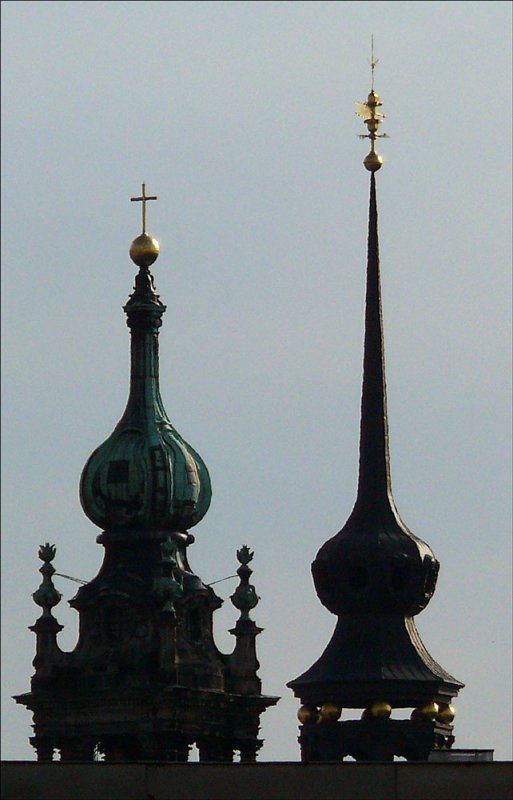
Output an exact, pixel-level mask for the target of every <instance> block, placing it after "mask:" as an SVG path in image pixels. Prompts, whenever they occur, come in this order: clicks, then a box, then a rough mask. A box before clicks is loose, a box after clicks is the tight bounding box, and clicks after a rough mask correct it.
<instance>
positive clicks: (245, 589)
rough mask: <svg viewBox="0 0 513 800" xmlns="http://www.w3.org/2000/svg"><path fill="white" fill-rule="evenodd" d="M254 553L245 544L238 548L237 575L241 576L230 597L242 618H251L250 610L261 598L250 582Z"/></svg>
mask: <svg viewBox="0 0 513 800" xmlns="http://www.w3.org/2000/svg"><path fill="white" fill-rule="evenodd" d="M253 555H254V553H253V552H252V551H251V550H250V549H249V547H248V546H247V545H246V544H245V545H243V546H242V547H241V549H240V550H237V560H238V561H239V563H240V565H241V566H240V567H239V569H238V570H237V575H238V576H239V578H240V584H239V585H238V586H237V588H236V589H235V591H234V593H233V594H232V596H231V597H230V600H231V601H232V603H233V605H234V606H235V608H238V609H239V611H240V619H241V620H242V619H244V620H247V619H249V612H250V611H251V609H252V608H255V606H256V605H257V603H258V601H259V600H260V598H259V597H258V595H257V593H256V591H255V587H254V586H252V584H250V582H249V578H250V575H251V574H252V572H253V570H252V569H250V567H248V564H249V562H250V561H252V559H253Z"/></svg>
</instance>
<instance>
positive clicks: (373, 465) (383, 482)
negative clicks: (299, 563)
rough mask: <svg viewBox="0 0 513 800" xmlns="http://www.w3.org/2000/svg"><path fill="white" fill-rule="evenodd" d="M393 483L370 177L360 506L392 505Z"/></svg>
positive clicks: (373, 191) (373, 188)
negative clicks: (391, 479) (391, 480)
mask: <svg viewBox="0 0 513 800" xmlns="http://www.w3.org/2000/svg"><path fill="white" fill-rule="evenodd" d="M390 497H391V482H390V466H389V452H388V420H387V406H386V384H385V356H384V348H383V317H382V310H381V286H380V274H379V244H378V209H377V202H376V178H375V174H374V172H372V173H371V181H370V200H369V233H368V245H367V290H366V301H365V340H364V357H363V384H362V405H361V423H360V468H359V479H358V497H357V505H361V504H362V503H363V504H365V506H366V507H368V506H369V503H370V505H371V507H372V506H373V505H374V504H375V503H378V504H380V505H381V504H382V503H386V504H388V505H389V504H390Z"/></svg>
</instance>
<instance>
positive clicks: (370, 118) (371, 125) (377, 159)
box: [356, 36, 387, 172]
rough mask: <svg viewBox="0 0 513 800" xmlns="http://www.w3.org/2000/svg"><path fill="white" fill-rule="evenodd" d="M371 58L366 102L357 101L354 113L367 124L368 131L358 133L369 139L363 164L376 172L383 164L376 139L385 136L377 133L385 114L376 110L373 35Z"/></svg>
mask: <svg viewBox="0 0 513 800" xmlns="http://www.w3.org/2000/svg"><path fill="white" fill-rule="evenodd" d="M371 53H372V54H371V60H370V66H371V70H372V88H371V90H370V92H369V94H368V96H367V102H366V103H360V102H357V103H356V105H357V108H358V110H357V111H356V115H357V116H358V117H361V118H362V119H363V121H364V123H365V125H366V126H367V130H368V133H362V134H360V139H370V141H371V149H370V152H369V153H368V154H367V156H366V157H365V158H364V160H363V164H364V166H365V168H366V169H368V170H369V172H377V170H378V169H381V167H382V165H383V159H382V158H381V156H380V155H379V154H378V153H377V152H376V139H382V138H383V137H385V136H387V134H386V133H378V130H379V126H380V125H381V123H382V122H383V120H384V119H385V115H384V114H382V113H381V111H378V108H379V107H380V106H381V105H383V104H382V102H381V100H380V97H379V94H378V93H377V92H375V91H374V69H375V67H376V64H377V63H378V59H377V58H374V36H372V37H371Z"/></svg>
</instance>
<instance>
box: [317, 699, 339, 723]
mask: <svg viewBox="0 0 513 800" xmlns="http://www.w3.org/2000/svg"><path fill="white" fill-rule="evenodd" d="M319 714H320V719H319V722H336V721H337V720H338V719H339V717H340V715H341V714H342V706H339V705H337V703H323V704H322V706H321V709H320V712H319Z"/></svg>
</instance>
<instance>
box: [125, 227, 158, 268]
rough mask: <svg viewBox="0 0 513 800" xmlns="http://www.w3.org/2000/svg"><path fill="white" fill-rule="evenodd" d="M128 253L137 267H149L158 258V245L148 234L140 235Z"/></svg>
mask: <svg viewBox="0 0 513 800" xmlns="http://www.w3.org/2000/svg"><path fill="white" fill-rule="evenodd" d="M129 253H130V258H131V259H132V261H133V262H134V264H137V266H138V267H149V266H150V265H151V264H153V262H154V261H156V260H157V258H158V257H159V253H160V247H159V243H158V242H157V240H156V239H154V238H153V236H150V235H149V234H148V233H141V235H140V236H137V238H135V239H134V241H133V242H132V244H131V245H130V250H129Z"/></svg>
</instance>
